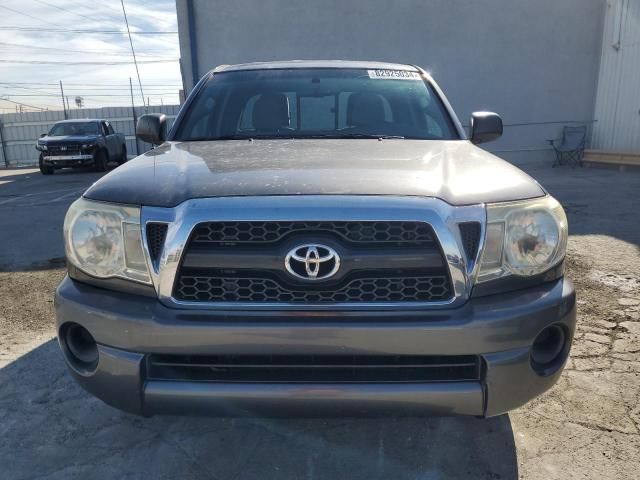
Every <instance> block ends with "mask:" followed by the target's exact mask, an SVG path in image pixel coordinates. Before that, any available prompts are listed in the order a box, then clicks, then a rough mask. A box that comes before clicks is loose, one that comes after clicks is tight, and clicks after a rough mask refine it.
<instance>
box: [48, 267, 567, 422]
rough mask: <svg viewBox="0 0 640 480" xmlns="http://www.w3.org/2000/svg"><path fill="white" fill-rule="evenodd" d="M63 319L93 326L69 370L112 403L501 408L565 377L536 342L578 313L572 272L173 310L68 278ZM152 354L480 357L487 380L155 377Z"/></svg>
mask: <svg viewBox="0 0 640 480" xmlns="http://www.w3.org/2000/svg"><path fill="white" fill-rule="evenodd" d="M56 315H57V324H58V329H60V327H61V326H62V325H63V324H65V323H66V322H75V323H77V324H80V325H82V326H83V327H85V328H86V329H87V330H88V331H89V332H90V333H91V334H92V335H93V337H94V338H95V340H96V341H97V343H98V349H99V360H98V364H97V367H96V369H95V371H92V372H91V373H86V372H80V371H77V370H76V369H75V368H73V367H72V366H71V365H70V370H71V372H72V374H73V375H74V377H75V378H76V380H77V381H78V383H80V385H82V386H83V387H84V388H85V389H86V390H88V391H89V392H91V393H92V394H94V395H95V396H97V397H99V398H101V399H102V400H104V401H105V402H106V403H108V404H110V405H112V406H114V407H117V408H120V409H122V410H126V411H129V412H132V413H136V414H142V415H153V414H159V413H168V414H184V413H187V414H192V413H204V414H232V415H236V414H239V415H242V414H247V413H249V414H267V415H286V416H289V415H305V416H314V415H375V414H383V415H389V414H393V415H421V414H443V415H449V414H464V415H476V416H493V415H498V414H501V413H504V412H506V411H508V410H511V409H513V408H516V407H518V406H521V405H523V404H524V403H526V402H527V401H529V400H531V399H532V398H534V397H536V396H537V395H539V394H541V393H542V392H544V391H545V390H547V389H549V388H550V387H551V386H552V385H553V384H554V383H555V382H556V381H557V379H558V377H559V376H560V373H561V371H562V368H563V366H564V363H565V361H566V357H567V356H568V347H567V349H566V351H565V352H564V354H563V355H564V357H563V358H562V361H561V362H559V363H558V366H557V368H554V369H553V370H552V371H546V372H545V374H544V375H541V374H538V373H536V372H535V371H534V369H533V368H532V366H531V360H530V352H531V346H532V344H533V341H534V339H535V337H536V336H537V335H538V333H540V331H541V330H542V329H544V328H545V327H547V326H549V325H552V324H559V325H562V326H563V327H564V329H565V330H566V332H567V341H568V345H570V342H571V340H572V338H573V333H574V330H575V322H576V311H575V291H574V287H573V284H572V283H571V281H570V280H568V279H561V280H558V281H555V282H552V283H547V284H543V285H539V286H537V287H535V288H529V289H526V290H519V291H516V292H510V293H506V294H500V295H492V296H487V297H480V298H472V299H471V300H469V301H468V302H466V303H465V304H464V305H463V306H462V307H459V308H455V309H443V310H429V311H424V310H422V311H420V310H416V311H411V312H407V311H402V312H389V311H381V312H371V311H369V312H362V311H360V312H358V311H348V312H333V311H318V312H309V311H304V312H296V311H285V312H275V311H235V310H229V311H220V310H184V309H173V308H167V307H166V306H164V305H162V304H161V303H160V302H158V301H157V300H156V299H153V298H146V297H142V296H133V295H128V294H124V293H118V292H114V291H109V290H104V289H100V288H96V287H93V286H89V285H85V284H82V283H79V282H76V281H73V280H71V279H69V278H68V277H67V278H65V280H64V281H63V282H62V284H61V285H60V286H59V287H58V290H57V292H56ZM148 354H182V355H223V354H235V355H241V354H247V355H250V354H266V355H269V354H272V355H301V354H306V355H314V354H316V355H345V354H348V355H480V356H481V358H482V365H483V374H482V378H481V381H479V382H470V381H467V382H431V383H410V384H406V383H394V384H389V383H379V384H378V383H354V384H345V383H336V384H331V383H321V384H318V383H309V384H300V383H291V384H289V383H207V382H185V381H180V382H178V381H157V380H153V381H151V380H149V379H147V378H146V374H145V358H146V356H147V355H148Z"/></svg>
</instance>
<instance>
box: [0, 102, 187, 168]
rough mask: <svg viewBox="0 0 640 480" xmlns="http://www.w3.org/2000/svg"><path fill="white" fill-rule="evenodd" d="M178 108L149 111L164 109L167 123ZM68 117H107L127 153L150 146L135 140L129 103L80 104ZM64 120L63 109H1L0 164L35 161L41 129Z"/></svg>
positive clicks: (142, 110) (140, 112) (156, 109)
mask: <svg viewBox="0 0 640 480" xmlns="http://www.w3.org/2000/svg"><path fill="white" fill-rule="evenodd" d="M178 110H180V105H164V106H161V107H158V106H154V107H150V108H149V109H148V112H149V113H164V114H165V115H167V117H168V120H169V121H168V123H169V126H171V125H172V124H173V121H174V119H175V117H176V115H177V114H178ZM145 113H147V112H145V108H144V107H136V109H135V115H136V118H140V116H141V115H144V114H145ZM68 117H69V118H70V119H71V118H101V119H104V120H108V121H109V122H111V124H112V125H113V128H114V129H115V131H116V132H119V133H124V135H125V137H126V140H127V151H128V152H129V157H134V156H136V155H138V154H139V153H144V152H146V151H147V150H149V149H150V148H151V145H149V144H148V143H143V142H140V141H137V140H136V137H135V124H134V120H133V115H132V110H131V107H104V108H82V109H75V110H70V111H69V112H68ZM60 120H64V112H62V111H59V112H53V111H44V112H27V113H5V114H2V115H0V142H1V148H0V168H2V167H7V166H9V167H14V166H21V165H37V164H38V151H37V150H36V149H35V143H36V140H37V139H38V138H39V137H40V135H41V134H42V133H46V132H48V131H49V129H50V128H51V126H52V125H53V124H54V123H55V122H58V121H60Z"/></svg>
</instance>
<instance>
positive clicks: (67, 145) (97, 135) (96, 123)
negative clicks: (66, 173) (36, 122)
mask: <svg viewBox="0 0 640 480" xmlns="http://www.w3.org/2000/svg"><path fill="white" fill-rule="evenodd" d="M36 149H37V150H39V151H40V156H39V159H38V164H39V167H40V172H41V173H42V174H43V175H51V174H52V173H53V172H54V171H55V170H56V169H57V168H65V167H82V166H86V165H93V166H94V167H95V169H96V170H98V171H99V172H104V171H106V170H107V168H108V164H109V162H112V161H113V162H116V163H117V164H118V165H122V164H123V163H124V162H126V161H127V144H126V142H125V138H124V135H123V134H122V133H116V132H114V130H113V127H112V126H111V123H109V122H108V121H106V120H98V119H79V120H64V121H61V122H57V123H56V124H54V125H53V127H51V130H49V132H48V133H45V134H42V135H41V136H40V139H38V141H37V142H36Z"/></svg>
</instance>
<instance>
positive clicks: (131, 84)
mask: <svg viewBox="0 0 640 480" xmlns="http://www.w3.org/2000/svg"><path fill="white" fill-rule="evenodd" d="M129 90H130V91H131V114H132V115H133V134H134V135H135V134H136V125H137V124H138V120H137V119H136V104H135V103H134V101H133V83H131V77H129ZM142 102H143V103H144V97H142ZM136 155H140V149H139V147H138V137H137V136H136Z"/></svg>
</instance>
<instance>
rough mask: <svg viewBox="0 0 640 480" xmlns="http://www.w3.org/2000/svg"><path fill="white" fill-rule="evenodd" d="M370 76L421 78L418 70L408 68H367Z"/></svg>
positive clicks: (406, 78)
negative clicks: (408, 69)
mask: <svg viewBox="0 0 640 480" xmlns="http://www.w3.org/2000/svg"><path fill="white" fill-rule="evenodd" d="M367 73H368V74H369V78H393V79H398V80H420V74H419V73H418V72H409V71H407V70H367Z"/></svg>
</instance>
